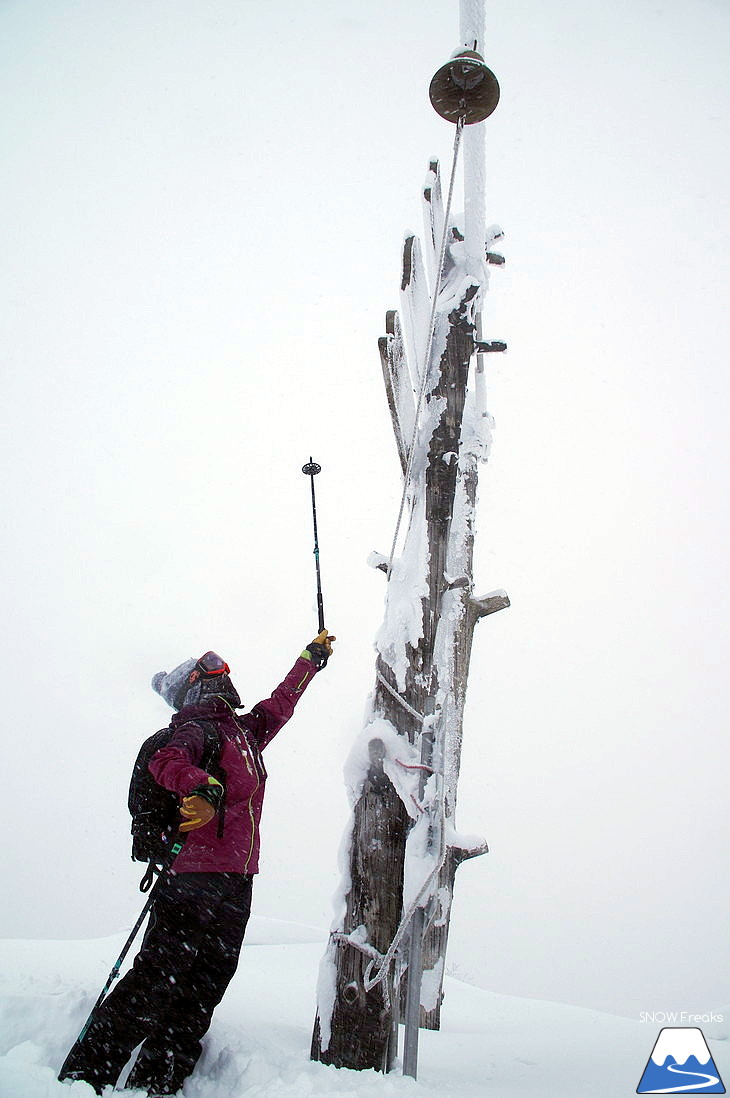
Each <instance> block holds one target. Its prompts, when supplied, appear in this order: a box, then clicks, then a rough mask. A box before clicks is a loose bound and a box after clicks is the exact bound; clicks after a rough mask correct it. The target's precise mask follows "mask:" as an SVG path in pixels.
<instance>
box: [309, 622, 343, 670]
mask: <svg viewBox="0 0 730 1098" xmlns="http://www.w3.org/2000/svg"><path fill="white" fill-rule="evenodd" d="M336 640H337V637H333V636H331V635H330V634H328V632H327V630H326V629H323V630H322V632H321V633H318V634H317V636H316V637H315V638H314V640H313V641H310V642H309V644H308V645H307V647H306V648H305V649H304V651H303V652H302V656H303V657H304V659H305V660H311V661H312V663H313V664H314V666H315V667H316V668H317V669H318V670H319V668H320V667H325V666H326V665H327V660H328V659H329V658H330V656H331V655H332V642H333V641H336Z"/></svg>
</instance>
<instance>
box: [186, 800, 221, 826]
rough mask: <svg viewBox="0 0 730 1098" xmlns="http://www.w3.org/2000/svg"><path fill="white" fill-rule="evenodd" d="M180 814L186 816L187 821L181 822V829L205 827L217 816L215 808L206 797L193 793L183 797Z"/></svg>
mask: <svg viewBox="0 0 730 1098" xmlns="http://www.w3.org/2000/svg"><path fill="white" fill-rule="evenodd" d="M180 815H181V816H185V822H184V823H181V824H180V831H197V830H198V828H199V827H205V825H206V824H207V823H210V821H211V820H212V819H213V817H214V816H215V809H214V808H213V805H212V804H211V803H210V801H208V800H206V799H205V797H200V796H198V794H197V793H191V794H190V796H188V797H183V800H182V804H181V805H180Z"/></svg>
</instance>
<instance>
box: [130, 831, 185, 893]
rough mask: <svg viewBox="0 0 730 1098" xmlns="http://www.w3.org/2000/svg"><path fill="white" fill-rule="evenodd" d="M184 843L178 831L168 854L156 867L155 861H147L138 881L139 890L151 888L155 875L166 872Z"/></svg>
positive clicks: (158, 876) (158, 875)
mask: <svg viewBox="0 0 730 1098" xmlns="http://www.w3.org/2000/svg"><path fill="white" fill-rule="evenodd" d="M184 843H185V839H184V837H183V836H181V835H180V834H179V833H178V835H177V836H176V837H175V839H174V840H173V843H172V846H171V847H170V850H169V852H168V855H167V857H166V858H165V860H164V861H163V862H162V864H161V865H160V866H159V867H158V866H157V863H156V862H149V863H148V865H147V868H146V870H145V871H144V876H143V877H142V880H141V881H140V882H139V890H140V892H149V890H150V889H151V888H152V885H153V884H154V883H155V877H157V878H158V879H159V878H160V877H161V876H162V874H163V873H166V872H167V870H168V869H169V868H170V866H171V865H172V863H173V862H174V861H175V858H177V856H178V854H179V853H180V851H181V850H182V848H183V845H184Z"/></svg>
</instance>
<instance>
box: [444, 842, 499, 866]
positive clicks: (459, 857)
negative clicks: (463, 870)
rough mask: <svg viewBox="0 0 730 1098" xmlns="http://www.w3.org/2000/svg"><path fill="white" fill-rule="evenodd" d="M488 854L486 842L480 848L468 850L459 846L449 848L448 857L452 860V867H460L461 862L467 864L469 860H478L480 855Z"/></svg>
mask: <svg viewBox="0 0 730 1098" xmlns="http://www.w3.org/2000/svg"><path fill="white" fill-rule="evenodd" d="M488 853H489V846H488V845H487V843H486V842H484V843H482V844H481V845H480V846H475V847H473V848H472V849H470V850H467V849H464V847H461V846H450V847H449V857H450V858H453V861H454V866H459V865H461V863H462V862H468V861H469V859H470V858H479V857H480V856H481V855H482V854H488Z"/></svg>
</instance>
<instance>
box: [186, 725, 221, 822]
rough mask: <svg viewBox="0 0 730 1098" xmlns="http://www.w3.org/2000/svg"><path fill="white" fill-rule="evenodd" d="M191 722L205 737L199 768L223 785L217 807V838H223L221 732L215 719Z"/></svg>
mask: <svg viewBox="0 0 730 1098" xmlns="http://www.w3.org/2000/svg"><path fill="white" fill-rule="evenodd" d="M190 723H191V724H197V726H198V728H200V729H201V730H202V732H203V736H204V737H205V744H204V747H203V756H202V758H201V760H200V767H201V770H207V771H208V773H209V774H211V775H212V776H213V777H214V778H215V779H216V780H217V781H219V782H220V783H221V785H222V786H223V796H222V797H221V802H220V805H219V807H218V830H217V834H218V838H219V839H222V838H223V828H224V827H225V820H226V794H227V789H226V772H225V770H224V769H223V767H222V766H221V763H220V759H221V751H222V749H223V743H222V740H221V734H220V732H219V731H218V727H217V725H216V723H215V721H209V720H204V719H200V718H198V719H197V720H194V721H191V722H190Z"/></svg>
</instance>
